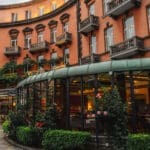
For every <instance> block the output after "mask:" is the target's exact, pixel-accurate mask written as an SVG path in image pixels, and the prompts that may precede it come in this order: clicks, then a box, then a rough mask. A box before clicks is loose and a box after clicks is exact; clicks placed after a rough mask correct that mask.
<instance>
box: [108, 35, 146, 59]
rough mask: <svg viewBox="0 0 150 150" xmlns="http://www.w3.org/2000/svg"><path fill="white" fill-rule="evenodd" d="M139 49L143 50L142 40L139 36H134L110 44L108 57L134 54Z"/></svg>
mask: <svg viewBox="0 0 150 150" xmlns="http://www.w3.org/2000/svg"><path fill="white" fill-rule="evenodd" d="M141 51H145V49H144V40H143V39H142V38H140V37H137V36H135V37H133V38H131V39H129V40H126V41H124V42H122V43H119V44H116V45H113V46H111V48H110V57H111V58H112V59H113V58H114V59H116V58H125V57H130V56H132V55H135V54H137V53H139V52H141Z"/></svg>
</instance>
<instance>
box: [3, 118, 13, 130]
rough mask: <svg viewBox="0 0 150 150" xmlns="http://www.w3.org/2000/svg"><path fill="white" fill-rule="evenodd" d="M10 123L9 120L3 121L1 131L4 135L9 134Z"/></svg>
mask: <svg viewBox="0 0 150 150" xmlns="http://www.w3.org/2000/svg"><path fill="white" fill-rule="evenodd" d="M10 123H11V122H10V121H9V120H5V121H4V122H3V124H2V128H3V131H4V133H9V131H10Z"/></svg>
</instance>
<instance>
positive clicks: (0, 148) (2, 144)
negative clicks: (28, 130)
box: [0, 126, 23, 150]
mask: <svg viewBox="0 0 150 150" xmlns="http://www.w3.org/2000/svg"><path fill="white" fill-rule="evenodd" d="M0 150H23V149H21V148H18V147H15V146H13V145H11V144H9V143H8V142H7V141H5V139H4V134H3V130H2V127H1V126H0Z"/></svg>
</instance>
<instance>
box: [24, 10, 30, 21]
mask: <svg viewBox="0 0 150 150" xmlns="http://www.w3.org/2000/svg"><path fill="white" fill-rule="evenodd" d="M25 18H26V19H30V18H31V11H29V10H26V11H25Z"/></svg>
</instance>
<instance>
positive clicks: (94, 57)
mask: <svg viewBox="0 0 150 150" xmlns="http://www.w3.org/2000/svg"><path fill="white" fill-rule="evenodd" d="M99 61H100V57H99V54H94V53H93V54H91V55H89V56H86V57H83V58H82V59H81V63H82V64H90V63H96V62H99Z"/></svg>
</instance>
